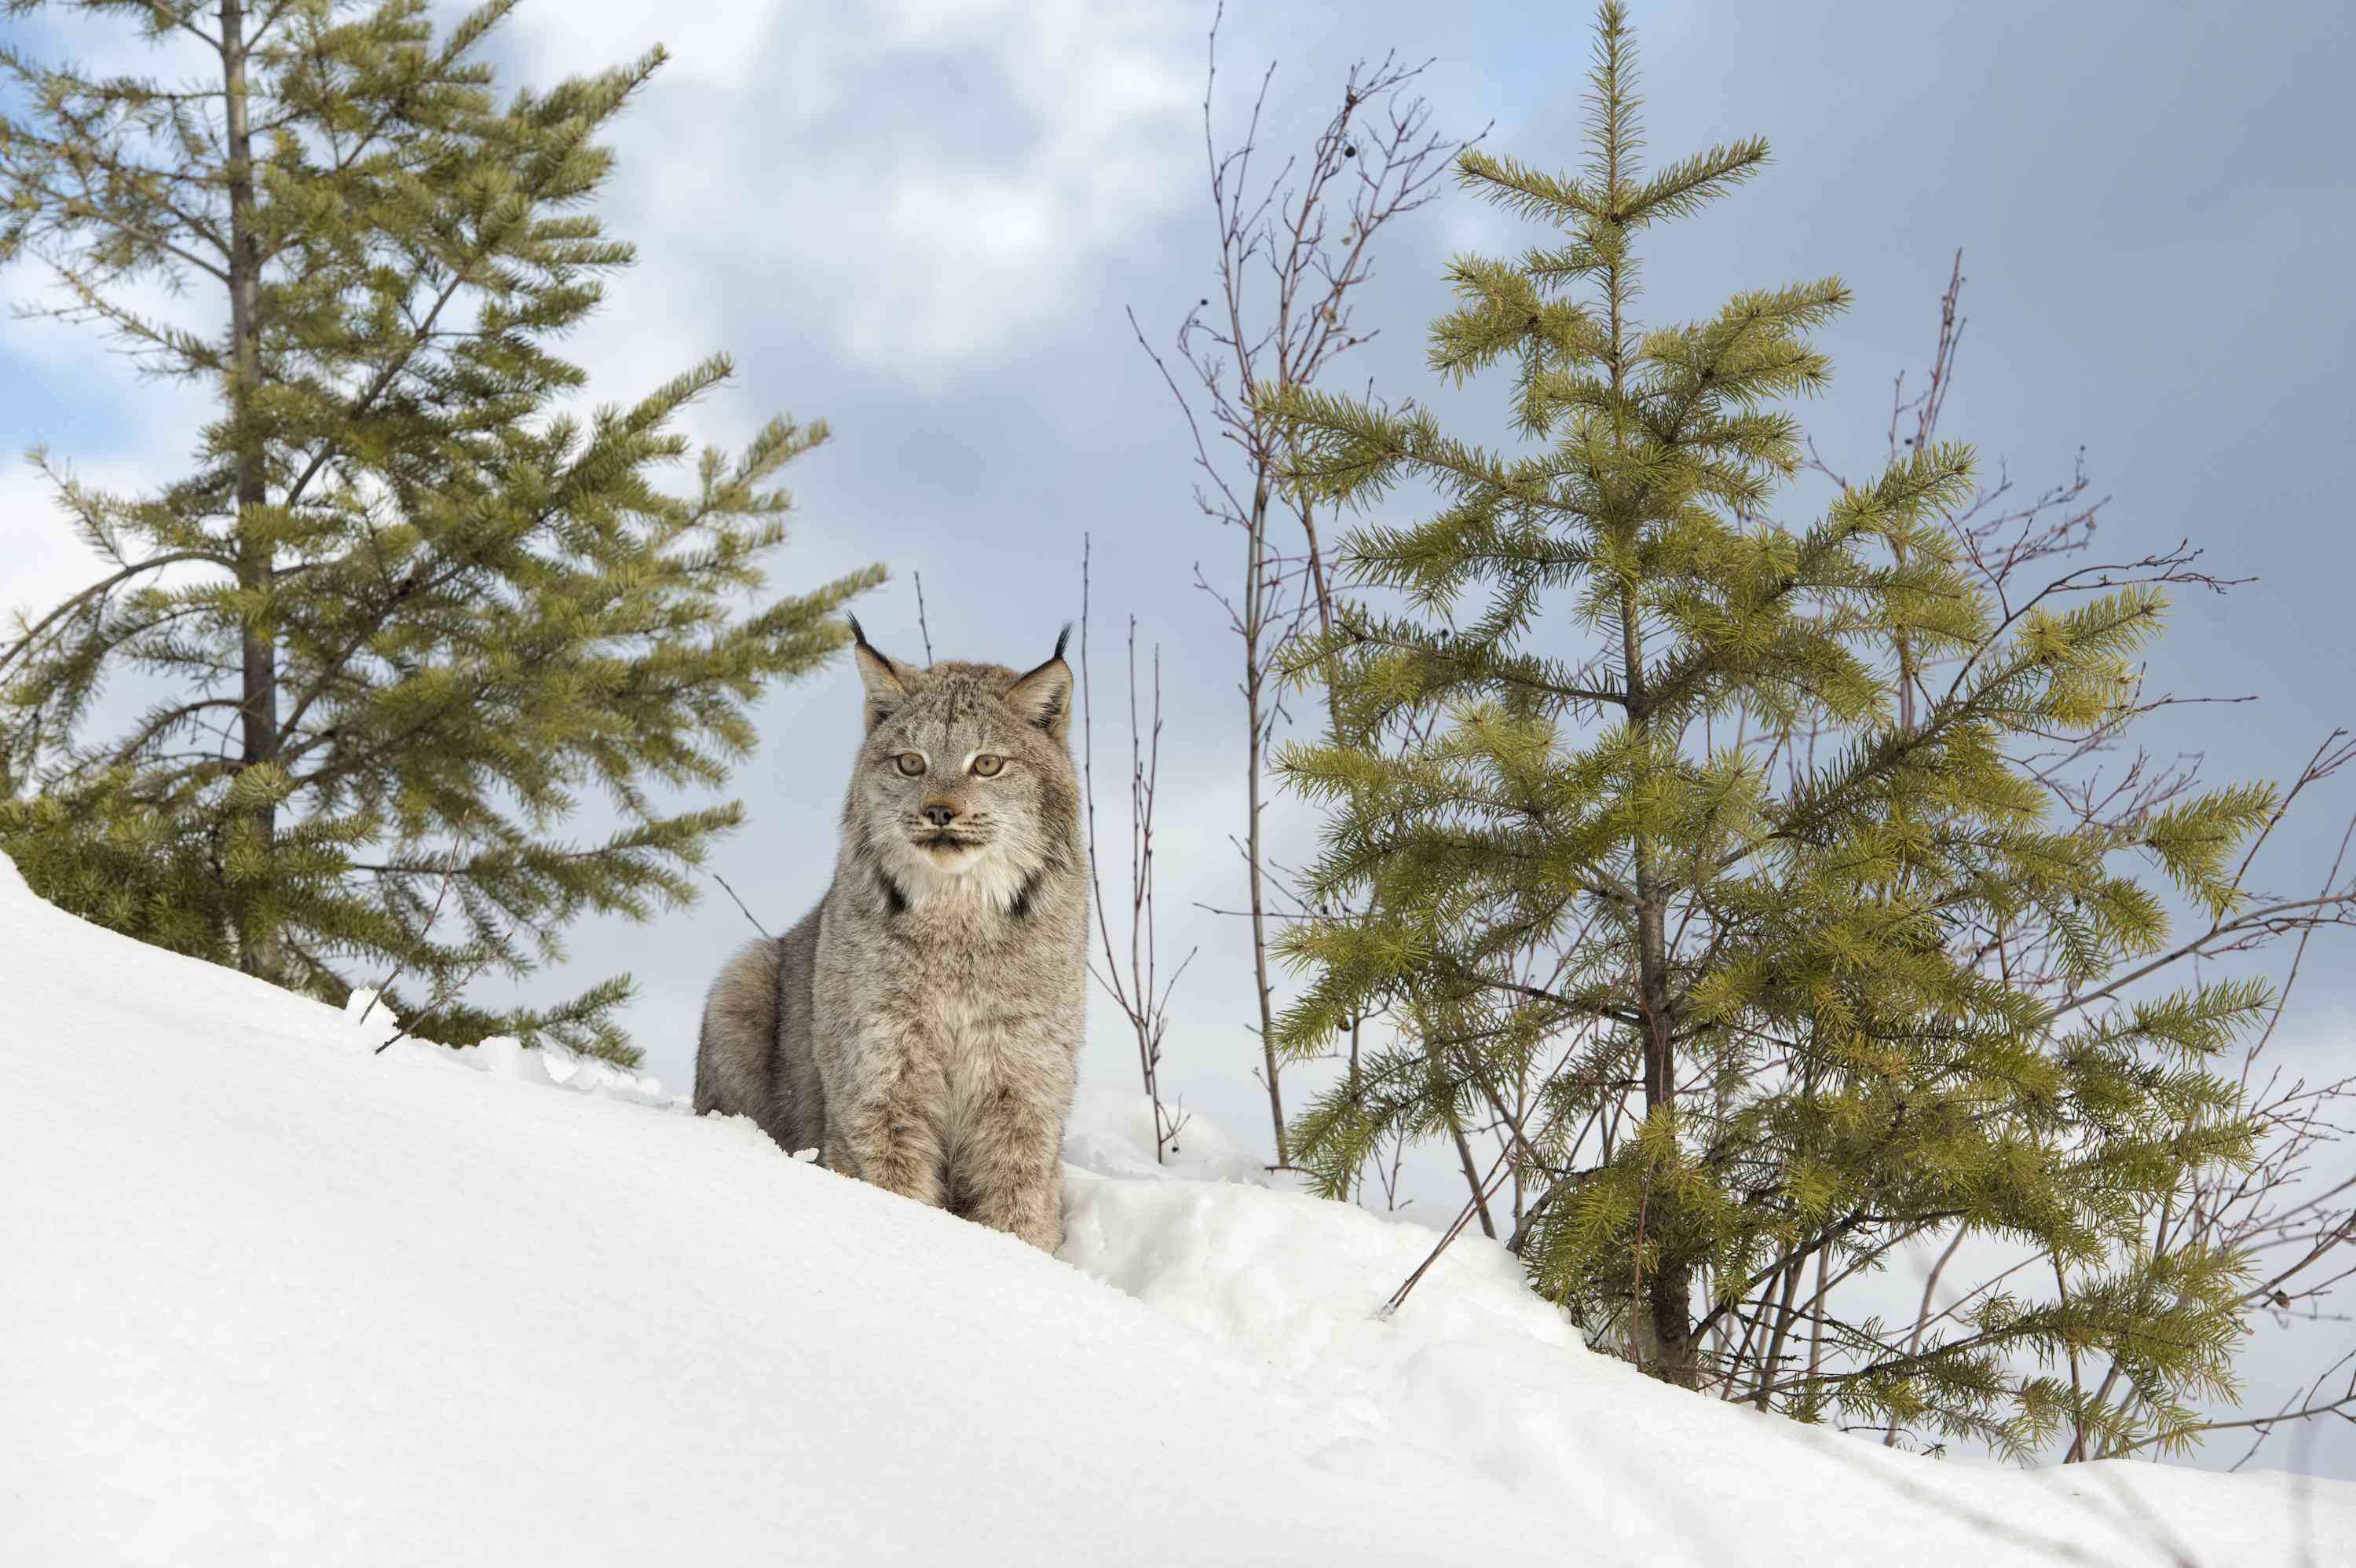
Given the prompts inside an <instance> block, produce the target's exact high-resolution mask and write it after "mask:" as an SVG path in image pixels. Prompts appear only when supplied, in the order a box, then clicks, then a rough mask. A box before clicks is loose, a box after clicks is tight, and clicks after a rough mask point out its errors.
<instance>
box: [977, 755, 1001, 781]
mask: <svg viewBox="0 0 2356 1568" xmlns="http://www.w3.org/2000/svg"><path fill="white" fill-rule="evenodd" d="M1005 768H1006V759H1005V758H1004V757H1001V756H997V755H995V754H993V753H991V752H982V754H981V755H980V756H978V757H976V758H975V759H974V760H973V771H974V773H975V774H976V776H978V777H980V778H985V779H994V778H996V777H997V776H998V775H999V774H1000V773H1002V772H1003V771H1005Z"/></svg>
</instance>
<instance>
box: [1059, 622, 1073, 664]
mask: <svg viewBox="0 0 2356 1568" xmlns="http://www.w3.org/2000/svg"><path fill="white" fill-rule="evenodd" d="M1071 640H1072V624H1071V623H1070V622H1069V621H1066V622H1065V623H1064V629H1063V630H1062V631H1060V632H1058V633H1056V634H1055V656H1056V657H1057V658H1062V657H1063V656H1064V645H1065V644H1066V643H1068V642H1070V641H1071Z"/></svg>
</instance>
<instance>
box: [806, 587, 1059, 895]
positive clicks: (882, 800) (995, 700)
mask: <svg viewBox="0 0 2356 1568" xmlns="http://www.w3.org/2000/svg"><path fill="white" fill-rule="evenodd" d="M853 626H854V628H855V627H856V623H855V622H854V623H853ZM857 656H858V661H859V674H860V678H861V680H862V683H863V684H864V686H865V688H866V698H867V739H866V741H865V742H864V743H863V744H862V746H861V747H860V751H859V761H858V763H857V765H856V768H855V771H854V773H853V775H852V781H851V804H850V810H851V816H853V818H854V819H855V820H854V826H855V827H857V829H858V830H859V837H861V838H862V839H863V840H864V843H865V847H866V848H867V851H868V853H869V854H871V855H873V857H874V858H875V860H876V862H877V864H878V869H881V870H882V871H883V873H884V875H885V876H886V877H887V878H888V880H889V881H890V883H891V884H892V887H893V890H894V891H896V892H897V893H898V895H899V896H900V897H902V898H905V899H906V900H908V901H911V902H924V901H930V900H932V899H934V898H937V897H942V896H960V895H961V896H965V897H969V898H981V899H986V900H988V901H990V902H991V903H993V904H995V905H996V906H997V907H998V908H999V909H1000V910H1001V911H1012V910H1015V909H1016V908H1017V907H1018V906H1019V905H1020V904H1021V903H1022V902H1023V900H1024V899H1025V898H1026V897H1027V889H1028V887H1029V886H1030V885H1031V884H1032V882H1033V879H1034V878H1035V876H1036V875H1037V874H1038V872H1039V871H1040V869H1042V868H1043V867H1044V866H1046V865H1047V864H1049V863H1050V862H1051V861H1052V860H1054V859H1056V858H1057V857H1058V856H1059V855H1060V854H1061V853H1062V850H1063V847H1064V846H1065V845H1066V843H1067V842H1068V830H1069V827H1070V824H1071V823H1072V821H1073V820H1074V819H1075V816H1076V811H1077V805H1078V789H1077V787H1076V778H1075V777H1074V774H1073V771H1072V759H1071V753H1070V751H1069V749H1068V746H1067V744H1066V735H1067V733H1068V731H1069V722H1070V699H1071V688H1072V677H1071V671H1070V669H1069V668H1068V667H1066V665H1065V663H1064V660H1063V643H1062V641H1061V640H1060V639H1059V640H1058V641H1057V643H1056V651H1055V657H1053V658H1050V659H1049V660H1048V661H1047V662H1046V663H1045V664H1043V665H1041V666H1039V667H1037V668H1036V669H1033V670H1032V671H1030V672H1029V673H1027V674H1018V673H1017V672H1015V671H1013V670H1012V669H1008V668H1006V667H1003V666H1000V665H987V664H969V663H965V662H962V661H944V662H942V663H939V664H936V665H933V666H931V667H929V668H917V667H913V666H909V665H904V664H899V663H896V662H894V660H892V659H889V658H886V657H885V656H883V655H882V654H880V653H878V652H876V651H875V650H874V649H873V648H872V647H870V646H869V645H868V644H867V641H866V639H865V638H864V637H863V636H862V637H861V638H860V640H859V643H858V646H857Z"/></svg>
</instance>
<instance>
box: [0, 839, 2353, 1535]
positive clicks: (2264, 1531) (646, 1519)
mask: <svg viewBox="0 0 2356 1568" xmlns="http://www.w3.org/2000/svg"><path fill="white" fill-rule="evenodd" d="M0 955H5V956H0V1074H5V1085H6V1093H5V1096H0V1563H5V1564H7V1565H9V1568H46V1565H49V1564H73V1565H75V1568H82V1565H98V1564H115V1563H143V1564H146V1563H153V1564H171V1565H174V1568H180V1565H185V1564H204V1563H237V1564H279V1563H284V1564H302V1565H305V1568H309V1565H315V1564H338V1563H383V1564H426V1563H431V1564H434V1565H436V1568H444V1565H458V1564H467V1563H499V1564H515V1563H552V1562H564V1563H578V1564H598V1563H616V1564H622V1563H664V1564H671V1563H680V1564H706V1563H710V1564H720V1563H752V1562H763V1563H902V1562H917V1561H951V1562H956V1563H973V1564H980V1563H1050V1564H1060V1563H1087V1564H1098V1563H1115V1564H1149V1563H1189V1564H1229V1563H1234V1564H1252V1563H1269V1564H1274V1563H1287V1564H1302V1563H1348V1564H1353V1565H1356V1564H1368V1565H1376V1564H1389V1563H1417V1564H1430V1563H1457V1562H1466V1563H1475V1562H1477V1563H1483V1564H1489V1563H1537V1562H1540V1561H1545V1562H1548V1563H1579V1564H1600V1565H1615V1564H1622V1563H1626V1564H1638V1563H1641V1564H1644V1568H1656V1565H1669V1564H1680V1563H1694V1564H1702V1563H1709V1564H1731V1563H1783V1562H1798V1561H1805V1562H1807V1563H1810V1564H1811V1565H1812V1568H1839V1565H1843V1564H1852V1563H1854V1564H1875V1565H1877V1568H1878V1565H1880V1564H1884V1563H1890V1562H1891V1561H1893V1560H1897V1559H1902V1560H1904V1561H1906V1562H1908V1563H1911V1564H1922V1565H1931V1564H1944V1563H1959V1564H1969V1565H1971V1568H1985V1565H1992V1564H2003V1563H2051V1562H2055V1561H2077V1562H2095V1563H2197V1564H2201V1568H2228V1565H2235V1564H2252V1565H2256V1564H2269V1565H2271V1564H2285V1565H2287V1564H2290V1563H2298V1562H2303V1561H2304V1562H2313V1563H2329V1562H2332V1561H2335V1560H2337V1561H2345V1558H2344V1556H2342V1555H2340V1554H2341V1553H2344V1552H2345V1551H2346V1543H2347V1542H2348V1541H2351V1539H2356V1487H2351V1486H2349V1485H2346V1484H2341V1483H2332V1482H2313V1481H2303V1480H2296V1479H2294V1478H2292V1477H2284V1476H2280V1475H2274V1474H2255V1475H2243V1476H2233V1477H2226V1476H2217V1475H2211V1474H2206V1473H2201V1472H2195V1471H2190V1470H2186V1469H2181V1468H2175V1467H2158V1466H2152V1465H2129V1464H2122V1463H2112V1464H2104V1465H2094V1466H2083V1467H2069V1468H2067V1469H2060V1470H2049V1471H2043V1472H2036V1473H2029V1472H2020V1471H2013V1470H2004V1469H1998V1468H1994V1467H1979V1466H1967V1465H1965V1464H1961V1463H1955V1462H1946V1463H1942V1462H1938V1461H1933V1460H1929V1459H1923V1458H1919V1457H1915V1456H1908V1455H1901V1454H1896V1453H1892V1452H1890V1451H1888V1450H1884V1449H1882V1448H1880V1447H1879V1446H1878V1445H1874V1444H1871V1443H1869V1442H1866V1441H1861V1440H1858V1439H1854V1438H1848V1437H1844V1436H1841V1435H1837V1434H1831V1433H1826V1432H1822V1431H1817V1430H1814V1429H1809V1428H1804V1427H1802V1426H1799V1425H1796V1424H1792V1423H1789V1422H1786V1421H1783V1420H1782V1419H1780V1418H1777V1417H1772V1416H1763V1415H1760V1414H1757V1413H1752V1412H1751V1411H1748V1410H1744V1409H1737V1408H1733V1407H1730V1406H1727V1405H1724V1404H1721V1403H1715V1402H1712V1401H1708V1400H1704V1399H1700V1398H1697V1397H1695V1396H1693V1395H1690V1394H1686V1393H1682V1392H1677V1391H1676V1390H1672V1389H1668V1388H1665V1387H1663V1386H1661V1385H1659V1384H1657V1383H1655V1382H1652V1381H1648V1380H1646V1379H1644V1378H1643V1377H1640V1376H1638V1375H1636V1374H1635V1373H1633V1371H1630V1370H1629V1369H1628V1368H1626V1367H1624V1366H1622V1365H1620V1364H1618V1363H1617V1362H1614V1361H1612V1360H1610V1359H1608V1358H1605V1357H1602V1356H1599V1355H1595V1354H1591V1353H1590V1352H1588V1351H1587V1350H1585V1349H1582V1347H1581V1346H1580V1341H1579V1337H1578V1335H1577V1334H1576V1333H1575V1332H1574V1331H1573V1330H1572V1329H1571V1328H1570V1326H1569V1324H1568V1323H1566V1322H1565V1321H1564V1320H1563V1319H1562V1317H1561V1316H1560V1315H1559V1314H1558V1313H1557V1312H1556V1311H1554V1309H1552V1308H1551V1307H1547V1305H1546V1304H1544V1303H1543V1302H1540V1301H1538V1300H1537V1298H1535V1297H1534V1296H1531V1295H1530V1294H1529V1293H1528V1292H1527V1291H1526V1289H1524V1288H1523V1286H1522V1285H1521V1282H1520V1279H1519V1275H1518V1274H1517V1272H1516V1270H1515V1265H1514V1264H1513V1262H1512V1260H1511V1259H1510V1258H1508V1257H1506V1256H1505V1253H1503V1252H1502V1251H1501V1250H1500V1249H1498V1248H1497V1247H1496V1246H1495V1245H1494V1243H1486V1242H1483V1241H1482V1240H1480V1239H1479V1238H1477V1237H1468V1238H1464V1239H1461V1240H1460V1241H1459V1242H1458V1243H1456V1245H1455V1246H1454V1248H1452V1249H1451V1252H1450V1253H1448V1254H1447V1256H1446V1257H1444V1258H1443V1259H1442V1260H1441V1261H1440V1264H1439V1265H1438V1266H1437V1267H1435V1268H1434V1269H1433V1270H1432V1271H1431V1273H1430V1275H1427V1276H1426V1278H1425V1279H1424V1280H1423V1282H1422V1283H1421V1285H1419V1286H1418V1288H1417V1290H1416V1292H1415V1294H1414V1295H1413V1296H1411V1297H1410V1298H1409V1299H1408V1303H1407V1305H1406V1307H1404V1308H1402V1309H1401V1311H1400V1312H1399V1313H1398V1315H1397V1316H1396V1317H1391V1318H1389V1319H1383V1318H1380V1317H1377V1316H1376V1307H1378V1306H1379V1305H1380V1304H1381V1302H1382V1301H1383V1300H1384V1298H1385V1297H1386V1296H1387V1295H1388V1294H1389V1292H1390V1291H1391V1289H1392V1287H1393V1286H1394V1285H1397V1284H1398V1281H1399V1279H1400V1278H1402V1277H1403V1276H1404V1275H1406V1274H1407V1272H1408V1270H1409V1269H1411V1268H1413V1267H1414V1266H1415V1264H1417V1263H1418V1262H1419V1261H1420V1260H1421V1258H1422V1256H1423V1254H1424V1253H1425V1251H1426V1250H1427V1249H1428V1248H1429V1246H1430V1242H1431V1232H1430V1231H1428V1230H1425V1229H1423V1228H1420V1227H1418V1226H1412V1225H1406V1224H1400V1223H1397V1222H1394V1221H1388V1220H1386V1219H1383V1218H1380V1217H1377V1216H1376V1215H1373V1214H1369V1213H1366V1212H1364V1211H1359V1210H1355V1209H1352V1208H1348V1207H1345V1206H1343V1205H1338V1204H1332V1203H1325V1202H1321V1201H1319V1200H1314V1199H1312V1198H1309V1197H1306V1196H1303V1195H1301V1194H1298V1193H1292V1192H1283V1191H1273V1190H1269V1189H1265V1188H1264V1187H1261V1186H1259V1185H1258V1184H1256V1183H1255V1181H1254V1180H1253V1179H1252V1178H1253V1175H1254V1173H1255V1171H1256V1167H1255V1166H1254V1165H1253V1164H1252V1162H1251V1159H1250V1157H1249V1156H1248V1153H1247V1152H1246V1151H1244V1150H1242V1149H1239V1148H1237V1147H1234V1146H1231V1145H1228V1144H1226V1143H1225V1141H1224V1140H1222V1139H1221V1138H1220V1137H1219V1136H1218V1135H1217V1133H1216V1131H1215V1129H1213V1128H1210V1127H1208V1126H1207V1125H1199V1124H1197V1125H1190V1126H1189V1127H1188V1128H1187V1129H1186V1131H1185V1133H1184V1135H1183V1137H1182V1139H1181V1154H1180V1155H1179V1157H1178V1158H1177V1160H1176V1161H1175V1162H1174V1163H1173V1167H1172V1168H1169V1169H1167V1170H1164V1169H1162V1168H1157V1167H1156V1165H1155V1163H1154V1160H1153V1157H1152V1147H1151V1123H1150V1120H1149V1118H1148V1114H1147V1112H1146V1110H1145V1108H1144V1107H1143V1106H1142V1105H1141V1104H1138V1103H1136V1102H1135V1101H1133V1100H1132V1099H1130V1098H1128V1097H1125V1096H1122V1095H1119V1094H1118V1093H1113V1092H1112V1091H1110V1090H1106V1091H1102V1092H1100V1093H1091V1094H1090V1095H1089V1096H1088V1097H1087V1098H1086V1099H1085V1100H1084V1103H1083V1106H1082V1109H1081V1111H1080V1113H1079V1114H1078V1115H1077V1116H1076V1119H1075V1123H1074V1127H1073V1132H1072V1136H1071V1138H1070V1140H1069V1142H1068V1145H1067V1153H1068V1154H1069V1155H1070V1156H1071V1157H1072V1158H1073V1160H1074V1162H1075V1163H1074V1166H1073V1168H1072V1169H1071V1173H1070V1200H1069V1232H1070V1234H1069V1239H1068V1241H1067V1243H1066V1247H1065V1250H1064V1255H1063V1257H1062V1258H1061V1259H1060V1260H1059V1259H1055V1258H1049V1257H1045V1256H1044V1255H1042V1254H1040V1253H1036V1252H1033V1251H1032V1250H1031V1249H1029V1248H1026V1247H1024V1246H1023V1245H1022V1244H1021V1243H1016V1242H1014V1241H1012V1239H1010V1238H1008V1237H1004V1236H1001V1235H998V1234H995V1233H993V1232H988V1231H984V1230H981V1229H980V1228H978V1227H976V1226H973V1225H969V1224H967V1223H965V1222H964V1221H958V1220H956V1219H953V1218H951V1217H949V1216H948V1215H947V1214H943V1213H940V1212H938V1211H933V1210H928V1209H924V1208H920V1207H917V1206H916V1205H913V1204H910V1203H907V1202H905V1201H903V1200H898V1199H895V1198H893V1197H890V1196H888V1195H886V1194H884V1193H882V1192H879V1191H876V1190H875V1189H871V1188H868V1187H864V1186H862V1185H861V1184H859V1183H857V1182H853V1181H848V1180H845V1179H841V1178H839V1177H836V1176H834V1175H831V1174H830V1173H829V1172H826V1171H824V1170H821V1169H819V1168H815V1167H814V1166H812V1165H809V1164H808V1163H807V1162H800V1161H797V1160H794V1159H792V1158H789V1157H787V1156H786V1155H785V1154H784V1153H783V1152H782V1151H780V1150H778V1149H776V1147H774V1146H772V1145H771V1144H769V1143H768V1142H767V1140H766V1139H765V1138H764V1137H762V1136H761V1135H760V1134H759V1133H758V1132H757V1131H756V1130H755V1129H754V1128H753V1127H752V1126H751V1125H749V1124H746V1123H744V1122H742V1121H735V1120H718V1119H713V1118H697V1117H694V1116H691V1115H687V1114H686V1112H685V1107H684V1105H683V1104H681V1103H680V1101H679V1100H678V1099H677V1098H676V1097H674V1096H670V1095H667V1094H665V1093H663V1091H662V1088H661V1086H660V1085H659V1084H657V1083H654V1082H653V1081H652V1080H650V1079H648V1078H646V1077H645V1076H644V1075H642V1074H635V1073H628V1072H621V1071H619V1070H617V1069H614V1068H611V1067H609V1066H607V1065H606V1064H604V1063H600V1062H594V1061H583V1060H580V1059H577V1058H572V1057H569V1056H566V1055H563V1054H562V1053H555V1052H541V1051H525V1050H522V1049H520V1048H519V1047H518V1046H517V1045H516V1044H515V1043H514V1042H512V1041H505V1042H488V1043H486V1044H485V1045H483V1046H480V1047H477V1048H476V1049H474V1050H472V1051H463V1052H454V1051H444V1050H442V1049H441V1048H439V1047H436V1046H432V1045H427V1044H424V1043H421V1042H419V1041H417V1040H411V1039H401V1040H395V1041H393V1043H391V1044H390V1045H387V1046H385V1049H384V1050H383V1051H381V1052H380V1051H377V1050H376V1049H375V1048H376V1047H378V1046H379V1045H383V1044H384V1042H385V1041H386V1040H388V1039H390V1038H391V1036H392V1035H393V1034H394V1033H395V1032H396V1030H397V1029H398V1028H399V1025H398V1021H397V1020H394V1019H391V1017H390V1015H389V1014H388V1013H387V1012H386V1011H385V1009H384V1008H382V1006H381V1005H379V1006H377V1007H375V1008H369V1006H368V1002H367V1000H366V999H360V998H356V1000H355V1005H354V1006H352V1007H351V1008H348V1009H346V1010H345V1011H344V1012H343V1013H340V1014H339V1013H338V1012H337V1010H336V1009H334V1008H326V1007H322V1006H319V1005H317V1004H316V1003H312V1002H308V1001H305V1000H303V999H300V998H297V997H291V996H287V995H285V994H284V993H281V992H278V991H275V990H273V989H272V988H270V987H266V986H262V985H261V984H260V983H258V982H255V981H252V980H251V979H248V978H246V977H244V976H239V975H235V974H231V973H229V972H228V971H225V970H221V969H218V968H213V967H209V966H208V965H202V964H198V963H196V962H194V961H192V960H187V959H182V958H179V957H176V956H174V955H169V954H166V953H162V952H159V951H156V950H155V949H151V948H145V947H142V946H139V945H138V944H134V943H131V942H128V941H126V940H123V939H122V938H119V937H116V936H114V935H112V934H111V933H104V932H101V931H98V930H96V929H94V928H92V927H91V926H88V925H85V924H83V923H80V922H79V921H76V920H74V919H72V918H71V917H70V916H67V915H64V914H62V913H59V912H57V911H55V910H53V909H50V908H49V907H48V906H47V905H45V904H42V903H41V902H39V901H37V900H36V899H34V898H33V897H32V896H31V894H30V893H29V892H27V891H26V889H25V887H24V885H23V883H22V882H21V880H18V879H17V877H16V873H15V871H14V869H13V868H10V867H9V866H8V865H7V864H6V862H5V859H0ZM364 1011H365V1012H366V1013H367V1014H368V1017H367V1019H366V1020H365V1021H364V1022H363V1021H361V1020H360V1018H359V1015H360V1014H361V1013H362V1012H364Z"/></svg>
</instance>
